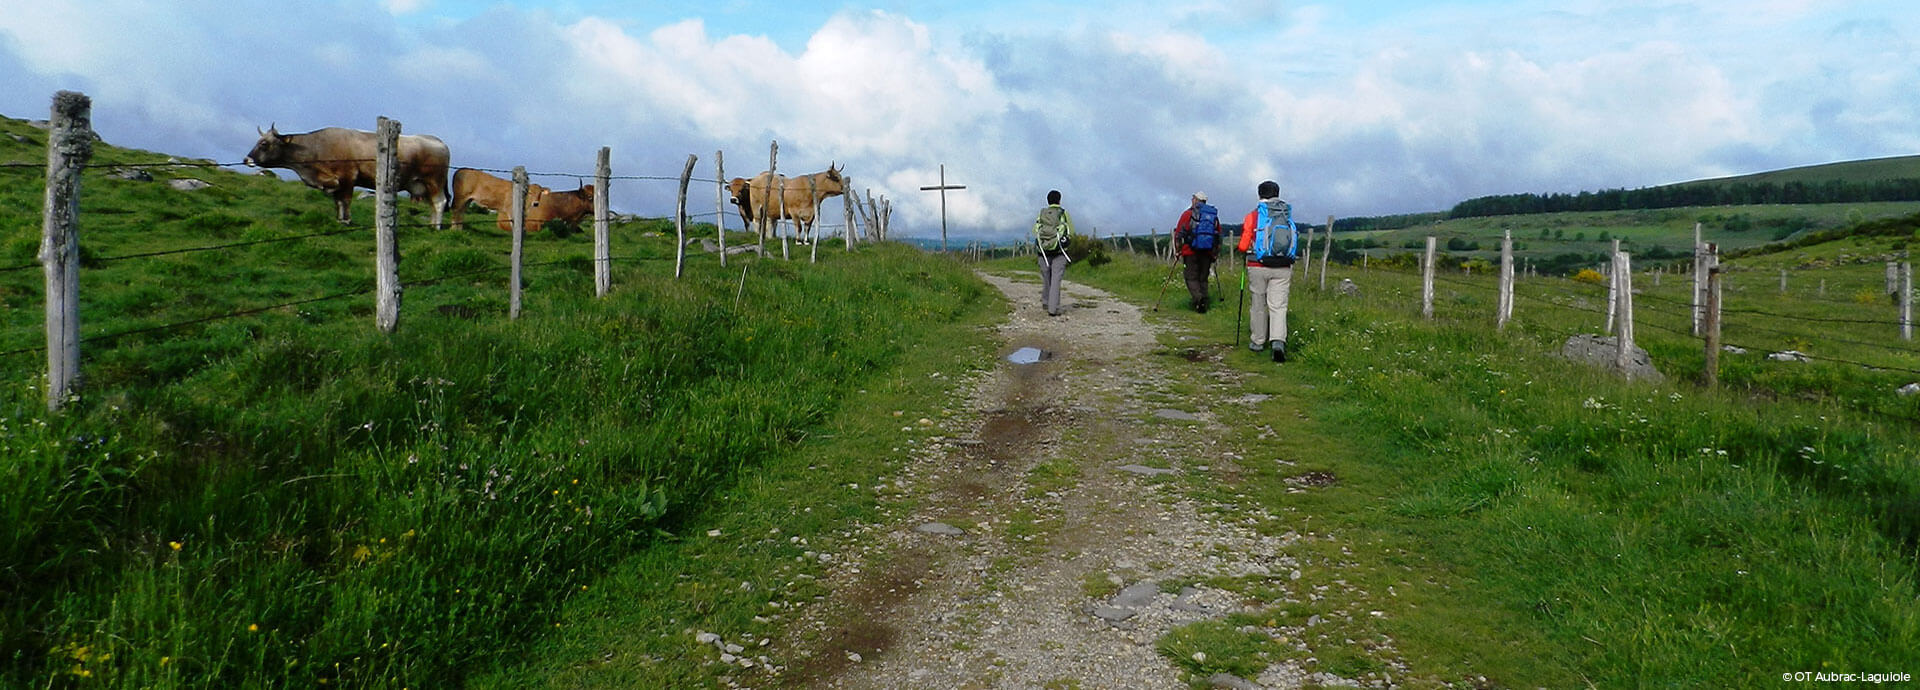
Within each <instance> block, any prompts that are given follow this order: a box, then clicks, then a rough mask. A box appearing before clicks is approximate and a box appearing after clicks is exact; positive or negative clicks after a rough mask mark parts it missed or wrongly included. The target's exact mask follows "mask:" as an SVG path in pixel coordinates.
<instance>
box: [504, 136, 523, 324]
mask: <svg viewBox="0 0 1920 690" xmlns="http://www.w3.org/2000/svg"><path fill="white" fill-rule="evenodd" d="M526 237H527V168H526V166H524V165H516V166H513V251H512V252H511V253H510V254H509V255H508V262H509V265H510V267H511V274H510V275H509V276H508V278H507V318H508V319H518V318H520V263H521V259H522V254H521V252H522V250H523V249H524V245H525V244H526Z"/></svg>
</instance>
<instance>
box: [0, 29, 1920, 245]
mask: <svg viewBox="0 0 1920 690" xmlns="http://www.w3.org/2000/svg"><path fill="white" fill-rule="evenodd" d="M1729 3H1731V0H1725V1H1723V0H1695V1H1694V2H1690V3H1684V2H1683V3H1667V2H1660V3H1653V2H1644V3H1640V2H1627V3H1619V2H1604V3H1603V2H1598V1H1597V0H1596V1H1595V2H1590V3H1567V4H1564V5H1561V6H1556V7H1554V8H1552V9H1549V10H1539V9H1534V6H1533V5H1530V4H1527V3H1516V4H1512V5H1505V4H1474V5H1465V6H1451V5H1432V6H1423V7H1422V8H1421V9H1419V10H1418V11H1412V12H1409V13H1406V14H1404V15H1401V16H1396V17H1391V18H1388V19H1386V20H1382V19H1380V18H1379V17H1375V16H1362V15H1359V14H1356V13H1357V12H1361V11H1363V8H1354V7H1351V6H1345V5H1294V4H1289V3H1277V2H1274V1H1273V0H1209V1H1208V2H1201V3H1189V4H1187V5H1183V6H1179V7H1169V6H1165V5H1164V4H1149V3H1142V4H1139V5H1123V6H1122V9H1121V10H1116V11H1094V10H1088V11H1086V12H1084V13H1081V14H1079V15H1078V16H1070V17H1068V20H1067V21H1063V22H1058V23H1050V24H1048V25H1046V26H1036V25H1035V24H1034V23H1033V22H1031V21H1026V20H1027V19H1029V17H1027V16H1026V15H1024V14H1010V15H1008V18H1007V19H1005V20H1003V21H998V22H996V21H994V20H992V19H991V18H988V19H981V18H979V17H972V18H971V20H970V21H967V22H965V23H960V22H955V23H950V24H947V23H940V22H938V21H933V22H930V21H924V20H922V19H920V18H919V17H918V16H916V14H915V13H914V11H904V12H887V11H872V10H860V11H856V10H843V11H839V12H836V13H832V14H822V15H819V16H818V18H817V22H818V23H817V25H814V28H812V29H811V30H810V32H809V33H808V34H807V36H806V38H805V40H800V41H786V42H782V40H781V39H779V38H778V37H769V36H765V35H758V34H754V33H751V32H748V31H742V30H738V29H734V28H728V27H719V26H715V25H713V24H712V23H711V22H714V21H726V20H728V19H730V18H732V17H735V16H738V15H739V13H738V12H735V11H733V10H729V11H726V12H721V13H720V14H717V15H712V16H710V17H709V18H707V19H699V18H686V19H676V20H670V21H654V22H642V21H636V20H633V19H631V18H620V17H605V16H591V15H587V14H571V15H566V16H560V15H556V14H554V13H550V12H547V11H541V10H523V9H516V8H514V7H512V6H508V5H501V6H494V7H492V8H490V9H487V10H485V11H483V12H480V13H478V14H472V15H470V16H461V17H458V18H455V17H448V16H434V12H435V11H436V7H435V6H433V4H432V3H429V2H426V1H425V0H381V1H380V2H373V1H372V0H341V1H340V2H336V3H328V4H312V3H297V4H293V5H284V6H281V5H276V6H272V7H267V6H253V5H242V6H237V7H235V6H206V5H194V4H184V5H175V4H168V3H158V4H156V3H148V2H142V1H137V0H99V1H97V2H89V3H31V4H27V5H23V6H22V7H19V8H13V9H10V11H9V12H8V13H6V14H5V15H0V81H4V82H5V83H7V84H8V85H9V86H10V87H16V88H9V89H7V90H6V92H4V93H0V112H5V113H6V114H8V115H11V116H16V117H18V116H26V117H44V110H45V108H46V99H47V97H48V96H49V95H50V90H51V89H53V88H78V89H82V90H86V91H88V92H89V94H90V95H92V96H93V97H94V101H95V123H96V126H97V127H98V128H99V129H100V130H101V131H102V132H103V135H104V136H106V137H107V138H108V139H109V140H110V141H114V142H115V143H124V144H128V145H134V146H141V147H144V148H151V149H157V150H165V151H168V152H172V153H181V154H187V155H195V156H206V157H210V158H215V159H218V160H223V161H230V160H236V159H237V158H238V157H239V155H240V154H241V153H243V152H244V151H245V150H246V148H247V147H248V146H250V145H251V143H252V140H253V137H254V132H253V128H255V127H264V126H266V125H267V124H269V123H272V124H278V125H279V126H280V128H281V130H282V131H305V130H308V129H314V128H318V127H324V126H335V125H338V126H352V127H358V128H362V129H370V128H371V127H372V124H373V121H374V118H376V117H377V116H381V115H386V116H391V117H394V118H396V119H399V120H401V121H402V123H403V124H404V126H405V127H406V129H407V131H409V132H421V133H432V134H437V135H439V136H441V137H442V138H443V139H445V140H446V141H447V142H448V143H449V145H450V146H451V148H452V149H453V151H454V158H455V164H456V165H469V166H475V167H487V168H509V167H512V166H514V165H526V166H527V167H528V168H529V169H531V170H535V171H557V172H578V173H582V174H584V173H585V172H586V171H589V170H591V168H592V160H593V156H594V152H595V151H596V150H597V149H598V148H599V147H601V146H609V147H611V148H612V149H613V153H614V165H615V174H616V175H658V176H669V175H677V174H678V171H679V169H680V167H681V165H682V164H683V163H684V161H685V158H686V156H687V155H688V154H690V153H691V154H696V155H698V156H700V158H701V161H702V162H701V164H700V166H699V167H698V168H697V169H696V176H699V177H707V176H711V175H712V167H711V165H712V162H713V161H712V160H711V159H712V154H713V152H714V151H716V150H723V151H725V152H726V162H727V170H726V172H727V175H728V176H736V175H739V176H744V175H750V174H752V173H754V172H757V171H759V170H763V169H765V166H766V162H767V158H766V157H767V144H768V141H769V140H774V139H777V140H779V142H780V167H781V169H782V170H785V171H813V170H819V169H824V168H825V167H826V166H827V165H828V164H829V163H830V162H834V163H839V164H841V165H844V166H845V167H846V170H847V173H848V174H849V175H850V176H852V178H853V180H854V186H855V188H856V189H861V190H865V189H872V190H873V191H874V192H876V193H879V194H884V195H886V196H888V197H889V198H890V199H891V200H892V201H893V207H894V210H895V214H896V216H895V219H896V220H895V224H896V227H898V228H904V229H905V230H906V231H907V232H908V233H910V234H914V235H920V236H927V235H930V234H936V233H937V232H938V227H939V217H940V216H939V214H940V211H939V197H938V195H936V194H933V193H928V192H921V191H919V190H918V187H920V186H922V185H930V184H933V183H934V182H935V181H936V180H937V179H938V176H939V167H940V165H942V164H945V165H946V171H947V176H948V181H949V182H950V183H955V184H964V185H966V186H967V189H966V190H964V191H958V192H952V193H949V195H948V196H947V203H948V206H947V217H948V221H949V224H950V226H951V227H952V228H953V229H954V231H955V232H956V233H959V234H965V235H991V234H998V235H1000V236H1003V237H1005V236H1011V235H1013V234H1015V233H1018V232H1020V231H1021V228H1023V227H1025V226H1026V225H1027V221H1028V220H1029V218H1030V216H1031V214H1032V213H1033V212H1034V211H1035V210H1036V209H1037V208H1038V207H1039V206H1040V205H1041V204H1042V203H1043V201H1042V196H1043V195H1044V194H1045V193H1046V191H1047V190H1049V189H1060V190H1061V191H1062V192H1064V193H1065V195H1066V199H1067V202H1066V203H1067V205H1068V207H1069V208H1071V209H1073V211H1074V214H1075V218H1076V221H1077V222H1079V223H1080V224H1081V225H1082V226H1093V227H1097V228H1098V229H1099V230H1100V231H1101V232H1103V233H1105V232H1113V233H1120V232H1132V233H1140V232H1144V231H1146V230H1148V229H1149V228H1153V229H1158V230H1160V231H1165V229H1166V228H1167V227H1168V226H1169V225H1171V224H1172V221H1173V219H1174V217H1176V216H1177V214H1178V212H1179V210H1180V209H1181V207H1183V206H1184V204H1185V200H1186V197H1187V195H1188V194H1190V193H1192V192H1193V191H1195V190H1206V191H1208V192H1209V193H1210V195H1211V196H1212V197H1213V198H1214V199H1215V200H1216V203H1219V204H1221V205H1222V206H1223V210H1227V211H1232V212H1233V213H1235V214H1237V213H1238V210H1237V208H1236V204H1237V203H1238V202H1239V201H1240V200H1246V201H1248V202H1249V203H1250V201H1251V196H1252V189H1253V185H1254V184H1255V183H1257V182H1258V181H1260V180H1262V179H1275V180H1278V181H1279V182H1281V184H1282V186H1283V188H1284V189H1285V190H1287V194H1288V196H1290V197H1292V198H1293V199H1294V200H1295V201H1296V204H1297V206H1298V207H1300V208H1301V209H1302V210H1303V212H1304V213H1306V214H1308V216H1309V217H1315V218H1318V217H1320V216H1321V215H1322V214H1326V213H1335V214H1340V215H1368V214H1379V213H1396V212H1409V211H1420V210H1432V209H1441V208H1445V207H1447V206H1449V205H1451V204H1452V203H1454V202H1456V201H1459V200H1461V199H1464V198H1467V197H1470V196H1475V195H1481V194H1495V193H1508V192H1519V191H1578V190H1580V189H1594V188H1600V187H1615V186H1640V185H1645V184H1657V183H1662V182H1669V181H1676V180H1684V179H1691V178H1695V177H1703V176H1710V175H1719V174H1728V173H1734V172H1747V171H1751V170H1757V169H1762V168H1768V167H1785V166H1789V165H1799V164H1806V163H1814V162H1824V161H1827V160H1836V159H1844V158H1858V157H1872V156H1883V155H1895V154H1903V153H1912V152H1914V149H1915V148H1916V147H1920V134H1916V132H1920V127H1917V126H1916V125H1920V122H1916V120H1920V114H1916V112H1915V110H1914V109H1913V108H1912V107H1911V106H1910V105H1909V103H1910V101H1911V97H1910V94H1912V93H1913V92H1915V90H1916V88H1920V60H1916V59H1915V57H1916V56H1915V55H1914V48H1913V32H1914V31H1915V30H1916V22H1920V20H1916V19H1914V18H1913V17H1912V16H1911V14H1912V13H1908V12H1902V11H1899V10H1900V7H1899V5H1897V4H1895V3H1877V2H1867V3H1863V4H1861V5H1856V6H1848V8H1847V10H1846V11H1844V12H1843V11H1839V10H1833V9H1830V8H1829V5H1828V4H1827V3H1811V2H1800V1H1794V0H1778V1H1775V2H1770V3H1766V4H1764V5H1752V4H1751V3H1731V4H1729ZM397 15H405V16H404V17H401V16H397ZM932 16H939V15H932ZM1623 27H1633V30H1631V31H1626V30H1622V29H1623ZM1760 37H1767V41H1766V42H1762V41H1759V40H1757V39H1759V38H1760ZM545 182H549V183H552V184H555V185H561V184H564V182H565V181H556V180H545ZM673 196H674V195H673V190H672V189H671V188H670V185H666V184H663V183H660V182H657V181H644V180H642V181H623V182H621V183H619V184H617V185H616V186H615V187H614V189H613V190H612V194H611V197H612V199H613V201H614V204H615V206H616V207H617V208H620V209H621V210H625V211H633V212H641V213H664V212H665V211H666V209H668V208H669V207H670V205H671V203H672V200H673ZM697 198H698V197H697ZM837 215H838V214H837V210H830V211H829V212H828V213H827V217H828V218H836V217H837Z"/></svg>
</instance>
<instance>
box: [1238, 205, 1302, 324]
mask: <svg viewBox="0 0 1920 690" xmlns="http://www.w3.org/2000/svg"><path fill="white" fill-rule="evenodd" d="M1257 191H1258V192H1259V195H1260V203H1259V204H1258V205H1256V206H1254V208H1253V210H1252V211H1249V212H1248V213H1247V218H1246V220H1244V221H1242V222H1241V224H1240V244H1239V249H1240V253H1241V254H1242V255H1244V256H1245V257H1246V268H1245V271H1246V272H1245V273H1243V274H1242V280H1244V281H1246V283H1247V284H1246V286H1245V289H1246V290H1247V291H1249V292H1250V293H1252V295H1253V304H1252V305H1251V306H1250V307H1249V309H1248V312H1249V313H1248V317H1249V320H1250V321H1252V322H1253V323H1252V326H1253V329H1252V333H1251V334H1250V336H1249V338H1248V340H1247V349H1249V350H1253V351H1254V352H1259V351H1260V350H1262V349H1272V350H1273V361H1275V362H1285V361H1287V291H1288V290H1289V289H1290V288H1291V287H1292V285H1293V259H1294V256H1295V253H1296V252H1295V245H1298V244H1299V240H1300V232H1299V230H1298V229H1296V228H1295V227H1294V225H1293V207H1292V206H1289V205H1288V204H1287V202H1285V201H1281V200H1280V185H1279V183H1276V182H1274V181H1273V180H1267V181H1265V182H1261V183H1260V186H1259V188H1258V189H1257Z"/></svg>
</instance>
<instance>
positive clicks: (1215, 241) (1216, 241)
mask: <svg viewBox="0 0 1920 690" xmlns="http://www.w3.org/2000/svg"><path fill="white" fill-rule="evenodd" d="M1191 220H1192V221H1193V226H1192V227H1191V228H1190V229H1189V230H1188V231H1187V232H1188V234H1187V247H1188V248H1190V249H1192V250H1194V251H1196V252H1210V251H1213V248H1214V247H1217V246H1219V245H1220V212H1219V211H1218V210H1215V209H1214V208H1213V207H1212V206H1210V205H1208V204H1200V205H1199V206H1195V207H1194V209H1193V215H1192V217H1191Z"/></svg>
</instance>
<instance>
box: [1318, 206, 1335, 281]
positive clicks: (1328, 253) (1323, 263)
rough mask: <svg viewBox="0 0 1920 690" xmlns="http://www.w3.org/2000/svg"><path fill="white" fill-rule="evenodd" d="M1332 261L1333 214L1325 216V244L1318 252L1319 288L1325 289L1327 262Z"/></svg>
mask: <svg viewBox="0 0 1920 690" xmlns="http://www.w3.org/2000/svg"><path fill="white" fill-rule="evenodd" d="M1330 263H1333V216H1327V246H1326V248H1325V249H1322V250H1321V254H1320V289H1322V290H1325V289H1327V264H1330Z"/></svg>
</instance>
